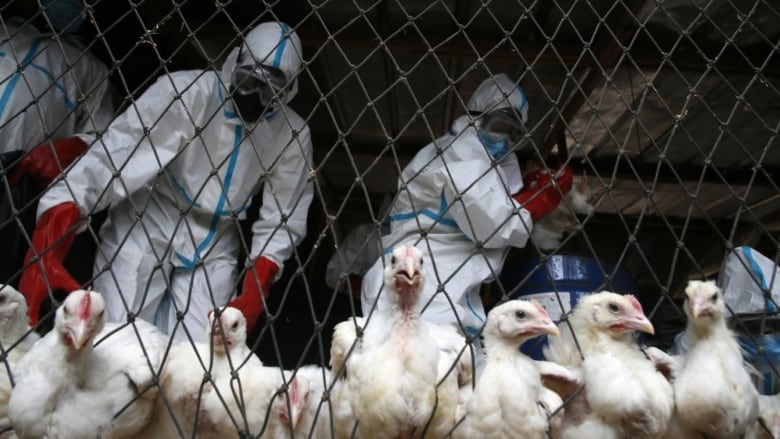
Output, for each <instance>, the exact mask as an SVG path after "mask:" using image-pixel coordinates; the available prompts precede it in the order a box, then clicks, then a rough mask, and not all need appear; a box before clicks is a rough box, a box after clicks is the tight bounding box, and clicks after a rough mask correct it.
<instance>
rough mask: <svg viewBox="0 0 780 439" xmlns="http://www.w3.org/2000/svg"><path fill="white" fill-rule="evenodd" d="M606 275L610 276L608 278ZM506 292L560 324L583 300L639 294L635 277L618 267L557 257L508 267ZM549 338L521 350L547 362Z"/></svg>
mask: <svg viewBox="0 0 780 439" xmlns="http://www.w3.org/2000/svg"><path fill="white" fill-rule="evenodd" d="M605 275H606V276H605ZM501 280H502V282H503V284H504V288H505V289H506V290H507V291H514V292H513V293H512V296H511V297H512V298H513V299H526V300H530V299H534V300H536V301H538V302H539V303H541V305H542V306H543V307H544V308H545V309H546V310H547V313H548V314H550V317H551V318H552V319H553V320H554V321H555V322H558V321H559V320H560V318H561V316H563V315H564V314H565V313H567V312H569V311H570V310H571V308H572V307H574V305H576V304H577V302H578V301H579V299H580V297H582V296H584V295H587V294H591V293H593V292H598V291H602V290H609V291H614V292H616V293H620V294H635V293H636V291H637V287H636V282H635V281H634V277H633V276H632V275H631V274H629V273H628V272H626V271H624V270H620V269H619V270H617V271H615V267H614V265H611V264H608V263H604V262H599V261H598V260H596V259H595V258H593V257H591V256H584V255H567V254H556V255H550V256H547V259H546V261H545V262H544V264H542V262H541V258H538V257H537V258H534V259H532V260H531V261H528V262H527V263H525V264H523V265H520V266H518V267H509V266H504V270H503V272H502V273H501ZM546 344H547V337H546V336H545V337H537V338H535V339H532V340H529V341H528V342H526V343H524V344H523V345H522V346H521V347H520V350H521V351H523V352H525V353H526V354H527V355H529V356H530V357H532V358H534V359H536V360H543V359H544V355H543V354H542V348H543V346H544V345H546Z"/></svg>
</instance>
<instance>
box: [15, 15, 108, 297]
mask: <svg viewBox="0 0 780 439" xmlns="http://www.w3.org/2000/svg"><path fill="white" fill-rule="evenodd" d="M43 4H48V5H49V8H46V9H45V10H44V13H43V14H39V15H38V18H37V21H38V22H44V23H42V24H43V25H44V26H45V27H43V26H42V27H41V28H40V29H45V30H44V31H41V30H39V29H38V28H36V27H35V25H34V24H33V23H32V22H31V21H28V20H25V19H23V18H21V17H11V18H9V19H7V20H6V19H4V18H3V17H0V163H1V166H2V169H4V170H5V172H6V176H7V177H8V178H7V181H8V183H9V185H8V186H6V187H5V188H4V189H2V190H0V242H3V249H4V251H3V252H2V254H0V283H7V284H12V285H14V286H16V285H17V282H18V280H19V275H20V273H21V270H22V267H23V264H24V256H25V253H26V252H27V250H28V249H29V236H30V235H31V234H32V232H33V227H34V226H35V210H36V208H37V202H38V197H39V196H40V192H41V191H42V190H43V189H44V188H45V187H46V186H48V185H49V184H50V183H51V182H52V181H53V180H54V179H55V178H57V176H59V175H60V173H61V172H62V170H63V169H66V168H67V167H68V166H69V165H70V164H71V163H72V162H73V161H74V160H76V159H77V158H78V157H80V156H81V155H82V154H83V153H84V151H85V150H86V149H87V145H88V144H89V143H90V142H91V141H92V139H93V138H94V137H93V134H94V133H96V132H100V131H102V130H104V129H105V128H106V127H107V126H108V124H109V123H110V122H111V119H112V118H113V117H114V110H115V106H114V100H113V88H112V87H111V85H110V82H109V72H108V69H107V68H106V66H105V65H104V64H103V62H102V61H100V60H99V59H98V58H97V57H96V56H94V55H93V54H92V53H90V52H89V50H88V49H87V48H86V47H84V45H82V44H81V42H80V41H79V40H78V38H77V36H76V35H72V34H71V33H70V31H71V30H73V31H75V30H77V29H78V26H77V25H76V24H75V23H76V22H78V21H79V20H78V18H77V16H78V10H76V14H75V15H76V18H74V15H73V14H69V13H68V11H67V10H63V8H62V6H63V5H64V3H63V0H45V1H44V2H43V3H42V5H43ZM54 6H57V7H56V8H55V7H54ZM33 7H34V8H36V10H37V7H38V4H37V2H36V4H35V5H34V6H33V5H30V8H33ZM44 15H45V19H44ZM63 20H64V21H65V22H63ZM71 22H72V23H74V24H72V25H71ZM49 29H51V30H49ZM66 29H67V30H68V32H64V30H66ZM54 30H56V31H57V34H56V35H55V33H54V32H53V31H54ZM77 133H82V134H78V135H77Z"/></svg>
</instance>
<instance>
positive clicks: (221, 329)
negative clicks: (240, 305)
mask: <svg viewBox="0 0 780 439" xmlns="http://www.w3.org/2000/svg"><path fill="white" fill-rule="evenodd" d="M209 321H210V322H211V325H209V326H210V328H209V334H208V337H209V338H210V339H211V342H212V345H213V349H214V350H215V351H221V352H224V351H226V350H228V351H229V350H231V349H232V348H233V346H242V345H243V344H244V343H246V318H245V317H244V314H242V313H241V311H239V310H238V309H237V308H233V307H230V306H228V307H225V308H223V309H222V310H220V311H219V312H216V313H215V312H214V311H210V312H209Z"/></svg>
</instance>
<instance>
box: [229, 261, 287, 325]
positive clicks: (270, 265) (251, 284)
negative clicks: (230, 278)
mask: <svg viewBox="0 0 780 439" xmlns="http://www.w3.org/2000/svg"><path fill="white" fill-rule="evenodd" d="M252 265H253V266H252V267H251V268H248V269H247V271H246V274H244V283H243V285H242V287H241V295H240V296H238V297H236V298H235V299H233V301H232V302H230V303H228V306H232V307H234V308H238V310H239V311H241V312H242V313H243V314H244V317H245V318H246V332H247V334H249V333H250V332H252V329H253V328H254V327H255V323H257V319H259V318H260V314H262V312H263V309H264V305H263V299H261V298H260V293H262V294H263V298H267V297H268V293H269V292H270V291H271V282H273V281H274V278H275V277H276V274H277V273H279V266H278V265H276V263H275V262H274V261H272V260H270V259H268V258H266V257H265V256H260V257H259V258H257V259H256V260H255V262H254V264H252ZM255 275H256V277H255ZM258 281H259V283H258Z"/></svg>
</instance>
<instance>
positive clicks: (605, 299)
mask: <svg viewBox="0 0 780 439" xmlns="http://www.w3.org/2000/svg"><path fill="white" fill-rule="evenodd" d="M574 314H575V316H576V317H577V318H578V319H583V320H585V321H587V322H588V323H589V324H588V325H587V327H590V328H592V329H595V330H598V331H606V332H607V333H609V334H614V335H615V336H618V337H619V336H622V335H623V334H626V333H628V332H633V331H641V332H646V333H648V334H654V333H655V329H654V328H653V324H652V323H650V320H648V318H647V316H645V313H644V311H643V310H642V304H640V303H639V301H638V300H637V299H636V297H634V296H632V295H630V294H626V295H622V294H617V293H613V292H610V291H601V292H599V293H594V294H591V295H589V296H586V297H584V298H582V299H580V301H579V302H578V303H577V306H576V307H575V309H574ZM575 316H573V317H572V318H574V317H575Z"/></svg>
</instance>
